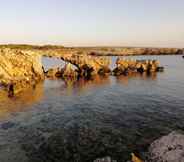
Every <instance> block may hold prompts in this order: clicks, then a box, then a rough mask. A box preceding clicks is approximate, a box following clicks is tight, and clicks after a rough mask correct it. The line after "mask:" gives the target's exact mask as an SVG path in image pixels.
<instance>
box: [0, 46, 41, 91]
mask: <svg viewBox="0 0 184 162" xmlns="http://www.w3.org/2000/svg"><path fill="white" fill-rule="evenodd" d="M42 79H44V73H43V68H42V64H41V56H38V55H35V54H34V53H32V52H31V51H26V52H25V51H20V50H13V49H7V48H5V49H1V50H0V84H1V85H4V86H5V87H8V88H9V90H10V91H11V92H12V93H16V92H18V91H19V90H21V89H22V88H23V87H25V85H26V84H32V85H34V84H35V83H36V82H38V81H40V80H42Z"/></svg>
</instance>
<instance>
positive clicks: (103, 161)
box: [94, 156, 117, 162]
mask: <svg viewBox="0 0 184 162" xmlns="http://www.w3.org/2000/svg"><path fill="white" fill-rule="evenodd" d="M94 162H117V161H116V160H112V159H111V157H109V156H107V157H104V158H101V159H96V160H94Z"/></svg>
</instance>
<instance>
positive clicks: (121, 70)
mask: <svg viewBox="0 0 184 162" xmlns="http://www.w3.org/2000/svg"><path fill="white" fill-rule="evenodd" d="M159 64H160V63H159V62H158V61H157V60H130V59H129V60H128V59H120V58H117V60H116V65H117V67H116V68H115V69H114V70H113V73H114V75H116V76H118V75H122V74H124V75H127V74H129V73H132V72H140V73H143V72H148V73H151V72H157V71H163V70H164V68H163V67H160V66H159Z"/></svg>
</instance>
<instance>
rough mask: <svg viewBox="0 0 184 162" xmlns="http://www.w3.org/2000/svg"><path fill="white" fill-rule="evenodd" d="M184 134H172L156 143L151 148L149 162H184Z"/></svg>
mask: <svg viewBox="0 0 184 162" xmlns="http://www.w3.org/2000/svg"><path fill="white" fill-rule="evenodd" d="M183 161H184V134H182V133H179V132H172V133H170V134H169V135H167V136H163V137H161V138H160V139H158V140H156V141H154V142H153V143H152V144H151V146H150V148H149V160H148V162H183Z"/></svg>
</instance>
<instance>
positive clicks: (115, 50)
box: [0, 44, 184, 56]
mask: <svg viewBox="0 0 184 162" xmlns="http://www.w3.org/2000/svg"><path fill="white" fill-rule="evenodd" d="M2 48H10V49H19V50H57V51H60V52H61V53H64V52H67V53H68V52H69V53H70V52H72V53H73V52H74V53H78V54H88V55H93V56H137V55H182V54H183V53H184V48H157V47H104V46H102V47H100V46H99V47H64V46H62V45H30V44H1V45H0V49H2Z"/></svg>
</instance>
